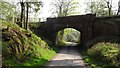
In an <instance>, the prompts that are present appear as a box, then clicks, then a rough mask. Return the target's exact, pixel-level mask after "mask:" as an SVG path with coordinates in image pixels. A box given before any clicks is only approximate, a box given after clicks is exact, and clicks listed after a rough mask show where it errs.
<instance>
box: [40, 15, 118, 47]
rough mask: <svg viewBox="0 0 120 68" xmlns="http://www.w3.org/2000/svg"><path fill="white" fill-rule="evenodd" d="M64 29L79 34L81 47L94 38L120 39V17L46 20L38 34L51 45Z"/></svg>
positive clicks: (82, 16) (93, 16) (71, 17)
mask: <svg viewBox="0 0 120 68" xmlns="http://www.w3.org/2000/svg"><path fill="white" fill-rule="evenodd" d="M65 28H74V29H76V30H78V31H80V32H81V37H80V42H81V43H80V44H82V45H81V47H86V46H85V45H84V44H85V43H86V42H87V41H89V40H92V39H94V38H96V37H102V36H104V37H106V36H117V37H120V16H109V17H96V15H94V14H86V15H77V16H67V17H58V18H48V19H47V21H46V22H44V23H43V25H42V26H41V27H39V32H40V34H42V36H44V37H45V38H46V39H47V40H49V41H51V42H52V43H53V44H55V43H56V37H57V32H58V31H60V30H62V29H65Z"/></svg>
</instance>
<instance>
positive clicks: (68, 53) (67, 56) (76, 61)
mask: <svg viewBox="0 0 120 68" xmlns="http://www.w3.org/2000/svg"><path fill="white" fill-rule="evenodd" d="M69 45H70V44H69ZM71 45H72V44H71ZM45 66H77V67H82V68H86V66H85V63H84V62H83V60H82V57H81V55H80V53H79V52H78V51H77V49H76V48H74V47H73V46H66V47H64V48H63V49H62V50H61V51H60V52H59V53H58V54H57V55H56V56H55V57H54V58H53V59H52V60H51V61H49V62H48V63H47V64H46V65H45Z"/></svg>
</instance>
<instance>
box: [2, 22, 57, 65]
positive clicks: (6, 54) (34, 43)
mask: <svg viewBox="0 0 120 68" xmlns="http://www.w3.org/2000/svg"><path fill="white" fill-rule="evenodd" d="M0 23H2V29H6V27H9V28H8V29H6V30H4V31H3V32H2V36H3V37H6V36H9V38H10V40H8V41H5V40H2V42H3V44H2V48H3V49H2V50H3V51H2V52H3V65H7V66H14V65H18V66H20V65H23V66H32V65H43V64H45V62H46V61H48V60H50V59H51V58H52V57H53V56H54V55H55V53H56V52H55V51H54V50H53V49H52V48H50V47H49V46H48V44H47V43H46V42H45V41H43V40H41V38H40V37H38V36H36V35H35V34H33V33H32V32H31V31H30V30H24V29H22V28H20V27H19V26H18V25H17V24H15V23H11V22H5V21H1V20H0Z"/></svg>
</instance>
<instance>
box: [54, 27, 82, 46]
mask: <svg viewBox="0 0 120 68" xmlns="http://www.w3.org/2000/svg"><path fill="white" fill-rule="evenodd" d="M80 39H81V32H80V31H79V30H77V29H74V28H64V29H61V30H59V31H58V32H57V36H56V45H59V46H77V45H78V44H80Z"/></svg>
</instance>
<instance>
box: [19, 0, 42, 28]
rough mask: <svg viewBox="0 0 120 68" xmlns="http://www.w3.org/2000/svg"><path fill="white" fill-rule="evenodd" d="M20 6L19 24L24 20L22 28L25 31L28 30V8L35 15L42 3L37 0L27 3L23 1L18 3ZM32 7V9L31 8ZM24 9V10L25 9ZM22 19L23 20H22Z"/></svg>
mask: <svg viewBox="0 0 120 68" xmlns="http://www.w3.org/2000/svg"><path fill="white" fill-rule="evenodd" d="M20 4H21V22H23V19H24V28H25V29H26V30H27V28H28V13H29V8H32V9H33V11H34V12H35V13H37V12H38V11H39V10H40V8H41V5H42V2H41V1H39V0H36V2H28V1H25V2H23V0H22V1H21V2H20ZM33 6H34V8H33ZM25 7H26V9H25ZM23 17H24V18H23Z"/></svg>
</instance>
